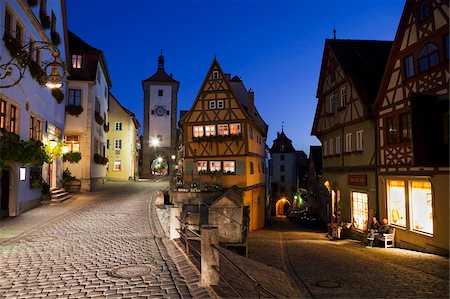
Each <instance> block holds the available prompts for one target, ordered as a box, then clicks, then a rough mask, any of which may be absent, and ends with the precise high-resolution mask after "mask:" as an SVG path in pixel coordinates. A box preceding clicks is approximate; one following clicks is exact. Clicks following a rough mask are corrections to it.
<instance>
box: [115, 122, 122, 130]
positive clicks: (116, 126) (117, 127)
mask: <svg viewBox="0 0 450 299" xmlns="http://www.w3.org/2000/svg"><path fill="white" fill-rule="evenodd" d="M114 131H122V122H121V121H116V122H115V123H114Z"/></svg>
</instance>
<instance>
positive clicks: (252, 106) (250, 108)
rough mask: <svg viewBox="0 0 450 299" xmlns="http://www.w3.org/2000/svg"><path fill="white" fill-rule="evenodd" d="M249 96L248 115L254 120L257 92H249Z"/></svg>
mask: <svg viewBox="0 0 450 299" xmlns="http://www.w3.org/2000/svg"><path fill="white" fill-rule="evenodd" d="M247 95H248V113H249V114H250V116H251V117H252V118H255V92H254V91H252V89H251V88H250V90H249V91H248V92H247Z"/></svg>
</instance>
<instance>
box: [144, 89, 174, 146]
mask: <svg viewBox="0 0 450 299" xmlns="http://www.w3.org/2000/svg"><path fill="white" fill-rule="evenodd" d="M159 89H162V90H163V96H158V90H159ZM171 103H172V87H171V86H163V85H152V86H150V106H149V138H150V139H149V140H148V142H149V143H150V141H151V139H152V138H153V137H156V136H158V135H161V136H162V142H161V143H160V146H161V147H169V146H170V138H171V136H170V133H171V132H170V131H171V130H170V128H171V123H170V122H171V115H170V114H169V115H167V114H166V115H164V116H157V115H156V111H155V114H154V115H152V114H151V110H154V109H155V106H164V107H165V109H166V110H168V111H170V113H172V111H171V108H172V107H171ZM150 144H151V143H150Z"/></svg>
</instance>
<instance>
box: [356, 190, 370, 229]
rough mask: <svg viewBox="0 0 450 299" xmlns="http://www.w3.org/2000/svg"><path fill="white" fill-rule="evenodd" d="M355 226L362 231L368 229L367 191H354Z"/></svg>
mask: <svg viewBox="0 0 450 299" xmlns="http://www.w3.org/2000/svg"><path fill="white" fill-rule="evenodd" d="M352 213H353V227H354V228H355V229H357V230H360V231H366V230H367V220H368V217H369V216H368V215H369V212H368V196H367V193H362V192H352Z"/></svg>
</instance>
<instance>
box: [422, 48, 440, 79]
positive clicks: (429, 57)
mask: <svg viewBox="0 0 450 299" xmlns="http://www.w3.org/2000/svg"><path fill="white" fill-rule="evenodd" d="M437 64H439V51H438V47H437V46H436V45H435V44H433V43H429V44H427V45H426V46H425V47H423V48H422V49H421V50H420V52H419V69H420V71H421V72H423V71H426V70H428V69H429V68H431V67H433V66H435V65H437Z"/></svg>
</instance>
